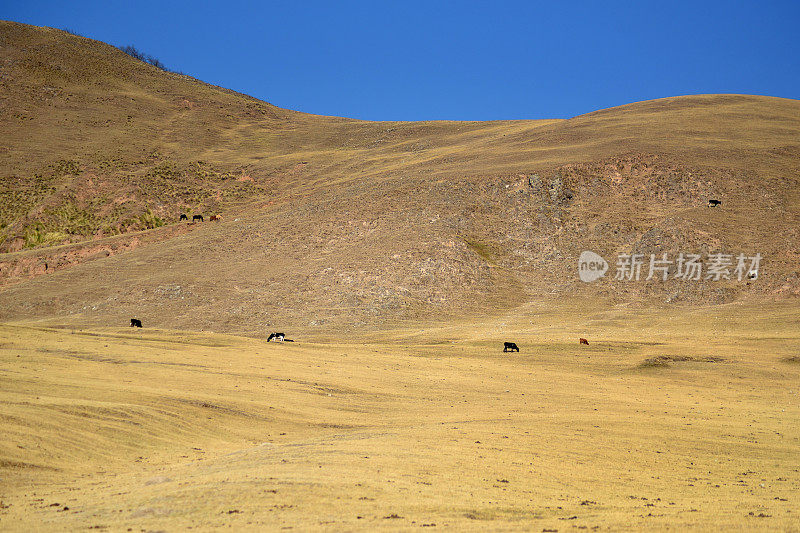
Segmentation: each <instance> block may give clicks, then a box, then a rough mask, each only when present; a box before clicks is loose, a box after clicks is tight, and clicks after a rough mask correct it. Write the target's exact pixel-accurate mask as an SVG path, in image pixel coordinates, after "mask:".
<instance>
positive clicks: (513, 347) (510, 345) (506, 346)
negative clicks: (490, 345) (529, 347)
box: [503, 342, 519, 352]
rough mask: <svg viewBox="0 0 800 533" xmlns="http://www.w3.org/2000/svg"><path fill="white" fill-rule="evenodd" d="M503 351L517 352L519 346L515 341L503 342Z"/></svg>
mask: <svg viewBox="0 0 800 533" xmlns="http://www.w3.org/2000/svg"><path fill="white" fill-rule="evenodd" d="M503 351H504V352H518V351H519V346H517V344H516V343H515V342H504V343H503Z"/></svg>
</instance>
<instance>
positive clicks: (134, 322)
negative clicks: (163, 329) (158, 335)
mask: <svg viewBox="0 0 800 533" xmlns="http://www.w3.org/2000/svg"><path fill="white" fill-rule="evenodd" d="M134 326H135V327H137V328H140V327H142V321H141V320H139V319H138V318H131V327H134Z"/></svg>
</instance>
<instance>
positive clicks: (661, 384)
mask: <svg viewBox="0 0 800 533" xmlns="http://www.w3.org/2000/svg"><path fill="white" fill-rule="evenodd" d="M594 305H595V307H594V308H593V309H586V308H585V306H584V305H583V304H580V305H578V304H576V305H573V304H569V303H565V302H561V303H553V304H550V305H527V306H524V307H523V308H521V309H520V310H517V311H515V312H514V313H509V314H508V315H507V316H502V317H499V318H496V319H485V320H477V319H473V320H466V319H465V320H463V321H460V322H456V323H452V324H450V325H448V326H442V325H441V324H416V325H411V324H405V325H403V326H402V327H400V326H398V327H397V328H396V329H386V330H380V329H371V330H369V331H365V332H364V333H363V335H361V336H359V337H351V338H348V339H340V340H339V342H337V343H322V342H317V343H310V342H305V341H304V339H297V342H295V343H285V344H265V343H264V342H263V341H258V340H253V339H247V338H241V337H233V336H225V335H219V334H211V333H205V334H202V333H189V332H180V331H165V330H151V329H147V328H145V329H143V330H131V329H111V328H104V329H73V328H71V327H63V328H53V327H41V326H39V325H36V324H33V323H14V324H6V325H3V326H0V330H2V339H3V341H2V343H0V370H1V371H2V374H0V376H2V387H0V391H2V392H0V402H2V406H3V410H2V413H3V418H2V431H3V435H4V438H3V440H2V443H0V461H2V470H0V476H2V480H3V482H2V501H3V508H2V510H0V523H2V527H3V529H5V530H19V531H22V530H33V529H69V530H76V529H85V528H89V527H95V528H98V529H110V530H123V531H124V530H126V529H127V528H132V529H133V530H134V531H138V530H142V529H143V530H174V529H186V528H188V527H192V528H195V529H201V530H205V529H216V528H222V527H233V528H235V529H244V530H247V529H251V530H256V529H272V530H278V529H284V528H293V529H295V530H374V529H392V530H406V529H416V528H418V527H423V526H426V525H427V526H429V527H432V528H433V527H434V526H433V524H435V527H436V528H440V529H441V528H444V529H449V530H476V531H477V530H487V529H490V530H533V531H542V530H546V529H549V530H559V531H571V530H574V529H582V528H588V529H592V528H601V529H607V528H609V527H610V528H612V529H614V530H643V529H650V530H662V529H699V530H730V529H781V530H787V531H793V530H797V529H798V528H799V527H800V515H798V512H797V501H796V500H797V494H798V489H800V469H799V468H798V464H800V463H799V462H798V460H799V459H800V455H798V449H799V448H798V445H800V430H798V428H800V423H799V422H800V407H798V402H797V398H798V378H800V367H799V366H798V365H797V364H795V363H792V362H790V361H787V359H789V358H791V357H796V355H797V354H798V352H800V335H798V333H797V330H796V327H795V326H796V324H797V320H798V318H800V317H799V315H798V310H797V308H796V306H790V305H783V304H773V305H771V306H766V305H762V306H759V307H752V306H746V305H727V306H717V307H705V308H702V309H695V310H674V309H673V310H656V309H651V310H636V309H631V308H629V307H627V306H616V307H615V306H609V305H607V304H605V303H604V302H602V301H600V300H597V301H595V302H594ZM579 336H583V337H588V338H589V340H590V343H591V344H590V345H589V346H579V345H578V344H577V339H578V337H579ZM503 340H514V341H516V342H517V343H518V344H519V345H520V347H521V349H522V350H521V352H520V353H519V354H516V353H514V354H504V353H502V351H501V350H502V349H501V346H502V341H503ZM658 356H671V357H672V358H673V359H674V361H673V362H672V363H671V365H670V366H667V367H655V368H643V367H642V362H644V361H646V360H647V359H649V358H653V357H658ZM686 357H690V358H692V359H695V360H694V361H680V359H682V358H686ZM709 358H719V359H721V360H717V361H716V362H709V360H710V359H709ZM65 507H66V508H68V509H65Z"/></svg>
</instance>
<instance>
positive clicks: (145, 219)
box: [139, 208, 164, 229]
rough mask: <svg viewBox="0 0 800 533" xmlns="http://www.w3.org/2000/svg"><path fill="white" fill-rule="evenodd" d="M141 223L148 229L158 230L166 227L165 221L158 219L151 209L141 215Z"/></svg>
mask: <svg viewBox="0 0 800 533" xmlns="http://www.w3.org/2000/svg"><path fill="white" fill-rule="evenodd" d="M139 222H141V223H142V224H143V225H144V227H145V228H146V229H153V228H158V227H161V226H163V225H164V221H163V220H161V219H160V218H159V217H157V216H156V215H155V214H154V213H153V212H152V211H151V210H150V208H148V209H147V211H145V212H144V213H142V214H141V215H139Z"/></svg>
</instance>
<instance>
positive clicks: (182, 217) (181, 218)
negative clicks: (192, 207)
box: [178, 213, 189, 222]
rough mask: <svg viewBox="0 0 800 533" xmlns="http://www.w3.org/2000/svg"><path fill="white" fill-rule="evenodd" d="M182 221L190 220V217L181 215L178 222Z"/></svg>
mask: <svg viewBox="0 0 800 533" xmlns="http://www.w3.org/2000/svg"><path fill="white" fill-rule="evenodd" d="M181 220H189V217H187V216H186V213H181V217H180V218H179V219H178V222H180V221H181Z"/></svg>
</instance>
